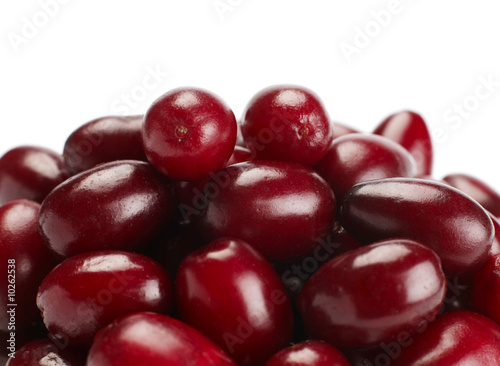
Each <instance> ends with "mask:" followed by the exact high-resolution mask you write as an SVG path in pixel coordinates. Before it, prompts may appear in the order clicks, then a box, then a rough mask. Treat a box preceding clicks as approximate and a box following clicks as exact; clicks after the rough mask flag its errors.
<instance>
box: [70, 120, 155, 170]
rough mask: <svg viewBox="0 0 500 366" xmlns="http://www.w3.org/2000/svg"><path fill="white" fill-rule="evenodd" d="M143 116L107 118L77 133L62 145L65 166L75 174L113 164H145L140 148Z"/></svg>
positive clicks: (81, 128)
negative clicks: (128, 162) (115, 162)
mask: <svg viewBox="0 0 500 366" xmlns="http://www.w3.org/2000/svg"><path fill="white" fill-rule="evenodd" d="M143 118H144V116H142V115H139V116H125V117H122V116H108V117H101V118H97V119H94V120H92V121H90V122H87V123H85V124H84V125H82V126H80V127H79V128H78V129H76V130H75V131H74V132H73V133H72V134H71V135H70V136H69V137H68V139H67V140H66V143H65V145H64V153H63V156H64V163H65V164H66V167H67V168H68V170H69V171H70V172H71V174H76V173H80V172H83V171H84V170H88V169H91V168H93V167H95V166H96V165H98V164H102V163H108V162H111V161H115V160H140V161H147V158H146V154H145V153H144V149H143V148H142V139H141V127H142V120H143Z"/></svg>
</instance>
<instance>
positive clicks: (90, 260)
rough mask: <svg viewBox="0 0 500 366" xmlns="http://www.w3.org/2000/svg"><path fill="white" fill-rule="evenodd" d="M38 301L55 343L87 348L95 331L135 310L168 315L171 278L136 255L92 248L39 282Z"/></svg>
mask: <svg viewBox="0 0 500 366" xmlns="http://www.w3.org/2000/svg"><path fill="white" fill-rule="evenodd" d="M37 305H38V308H39V309H40V311H41V312H42V317H43V322H44V324H45V326H46V327H47V329H48V330H49V331H50V333H51V334H52V335H53V336H54V337H55V338H56V339H58V340H59V341H61V342H66V343H69V344H71V345H74V346H77V347H81V348H88V347H90V345H91V344H92V340H93V338H94V336H95V334H96V333H97V331H98V330H99V329H101V328H102V327H104V326H106V325H107V324H109V323H111V322H112V321H113V320H114V319H117V318H118V317H120V316H122V315H125V314H130V313H134V312H137V311H154V312H158V313H169V312H170V311H171V310H172V305H173V286H172V280H171V279H170V277H169V276H168V274H167V273H166V272H165V270H164V269H163V268H162V267H161V266H160V265H159V264H158V263H156V262H155V261H153V260H152V259H150V258H148V257H146V256H143V255H141V254H137V253H129V252H121V251H113V250H109V251H97V252H89V253H83V254H80V255H77V256H74V257H71V258H68V259H66V260H65V261H64V262H62V263H61V264H60V265H58V266H57V267H56V268H54V269H53V270H52V271H51V272H50V273H49V274H48V275H47V276H46V277H45V279H44V280H43V282H42V284H41V285H40V289H39V290H38V295H37Z"/></svg>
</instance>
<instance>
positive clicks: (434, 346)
mask: <svg viewBox="0 0 500 366" xmlns="http://www.w3.org/2000/svg"><path fill="white" fill-rule="evenodd" d="M424 329H425V330H424V331H423V332H421V333H420V334H418V335H416V336H415V338H414V339H413V341H412V342H411V344H409V345H408V346H407V347H405V348H403V349H402V352H401V355H400V356H399V357H398V358H396V359H395V360H394V363H391V366H417V365H418V366H442V365H450V366H451V365H457V366H458V365H464V366H465V365H485V366H486V365H497V364H498V360H500V327H499V326H498V324H496V323H495V322H494V321H493V320H491V319H488V318H486V317H484V316H482V315H479V314H476V313H473V312H469V311H454V312H451V313H446V314H443V315H440V316H438V318H437V319H436V320H435V321H434V322H433V323H430V324H428V325H427V326H426V328H424Z"/></svg>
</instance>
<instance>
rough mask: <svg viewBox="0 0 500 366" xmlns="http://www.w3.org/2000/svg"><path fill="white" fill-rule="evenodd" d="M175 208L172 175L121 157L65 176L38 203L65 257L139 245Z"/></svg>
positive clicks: (44, 225) (50, 239)
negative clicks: (165, 175) (168, 175)
mask: <svg viewBox="0 0 500 366" xmlns="http://www.w3.org/2000/svg"><path fill="white" fill-rule="evenodd" d="M174 209H175V199H174V194H173V188H172V183H171V181H170V180H169V179H168V178H166V177H164V176H163V175H162V174H160V173H158V172H157V171H156V170H155V169H154V168H153V167H152V166H151V165H150V164H148V163H144V162H138V161H133V160H123V161H117V162H111V163H107V164H103V165H99V166H98V167H95V168H93V169H90V170H87V171H85V172H82V173H80V174H78V175H75V176H73V177H72V178H70V179H68V180H67V181H65V182H64V183H63V184H61V185H59V186H58V187H57V188H56V189H55V190H53V191H52V192H51V193H50V195H48V196H47V198H46V199H45V201H44V202H43V204H42V206H41V208H40V214H39V218H38V221H39V228H40V233H41V235H42V237H43V238H44V240H45V242H46V243H47V245H48V246H49V248H50V249H51V250H52V251H53V252H54V253H56V254H57V255H59V256H61V257H70V256H72V255H75V254H78V253H83V252H87V251H91V250H101V249H119V250H136V249H138V248H141V247H144V246H145V245H147V244H148V243H149V241H151V240H152V239H153V238H155V237H156V235H158V234H159V233H160V232H161V230H162V229H163V228H164V227H165V226H166V224H167V223H168V221H169V220H170V218H171V216H172V214H173V212H174Z"/></svg>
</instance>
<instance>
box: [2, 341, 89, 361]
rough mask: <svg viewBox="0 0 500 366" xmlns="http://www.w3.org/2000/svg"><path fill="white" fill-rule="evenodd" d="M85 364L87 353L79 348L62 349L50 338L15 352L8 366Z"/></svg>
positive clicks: (34, 342)
mask: <svg viewBox="0 0 500 366" xmlns="http://www.w3.org/2000/svg"><path fill="white" fill-rule="evenodd" d="M40 365H42V366H45V365H47V366H84V365H85V355H84V354H83V353H82V352H80V351H77V350H72V349H68V348H66V347H65V348H64V349H61V348H59V347H57V346H56V345H55V344H54V343H53V342H52V341H51V340H49V339H38V340H35V341H32V342H30V343H28V344H26V345H24V346H23V347H21V348H20V349H18V350H17V351H16V353H15V358H10V359H9V361H8V362H7V364H6V366H40Z"/></svg>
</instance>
